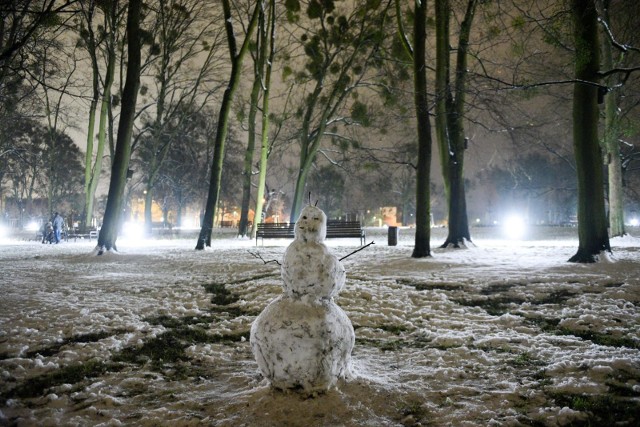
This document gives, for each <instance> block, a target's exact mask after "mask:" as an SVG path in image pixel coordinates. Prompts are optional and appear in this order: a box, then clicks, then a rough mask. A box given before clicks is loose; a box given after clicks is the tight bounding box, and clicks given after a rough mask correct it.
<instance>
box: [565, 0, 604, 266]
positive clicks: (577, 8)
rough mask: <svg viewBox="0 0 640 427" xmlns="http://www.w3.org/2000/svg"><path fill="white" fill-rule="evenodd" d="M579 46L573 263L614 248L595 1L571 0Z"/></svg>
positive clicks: (577, 57)
mask: <svg viewBox="0 0 640 427" xmlns="http://www.w3.org/2000/svg"><path fill="white" fill-rule="evenodd" d="M571 5H572V11H573V15H574V39H575V49H576V53H575V55H576V59H575V77H576V80H577V81H579V82H577V83H575V84H574V88H573V146H574V151H575V157H576V169H577V175H578V237H579V246H578V252H577V253H576V254H575V255H574V256H573V257H571V258H570V259H569V261H570V262H581V263H588V262H595V261H596V257H597V256H598V254H600V253H601V252H603V251H611V247H610V245H609V236H608V234H607V217H606V212H605V203H604V179H603V171H602V169H603V165H602V153H601V150H600V144H599V141H598V119H599V110H598V88H597V87H596V86H595V85H594V84H589V83H581V82H591V83H597V82H598V70H599V66H600V58H599V49H600V46H599V44H598V26H597V25H598V14H597V12H596V7H595V2H594V1H593V0H572V3H571Z"/></svg>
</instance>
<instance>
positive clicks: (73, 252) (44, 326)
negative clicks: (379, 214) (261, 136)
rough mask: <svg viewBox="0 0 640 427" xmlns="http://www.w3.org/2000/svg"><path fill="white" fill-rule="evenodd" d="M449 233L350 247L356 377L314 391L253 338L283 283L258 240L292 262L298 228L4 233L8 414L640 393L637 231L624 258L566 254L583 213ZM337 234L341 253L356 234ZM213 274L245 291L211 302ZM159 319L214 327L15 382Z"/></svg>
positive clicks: (538, 412)
mask: <svg viewBox="0 0 640 427" xmlns="http://www.w3.org/2000/svg"><path fill="white" fill-rule="evenodd" d="M445 232H446V230H440V229H434V230H433V237H432V246H433V247H434V248H435V249H433V257H431V258H425V259H412V258H411V251H412V248H413V230H410V229H406V228H401V229H400V230H399V238H398V245H397V246H386V244H383V243H382V242H385V243H386V233H387V230H385V229H383V228H380V229H367V236H368V240H369V239H373V240H375V241H376V242H377V244H375V245H372V246H370V247H368V248H367V249H366V250H364V251H362V252H359V253H357V254H355V255H353V256H351V257H349V258H347V259H345V260H344V261H343V262H342V264H343V265H344V268H345V271H346V279H345V284H344V288H343V290H342V291H341V292H340V294H339V295H336V296H335V302H336V303H337V304H338V305H339V306H340V307H342V309H343V310H344V312H345V313H346V315H347V316H348V317H349V318H350V319H351V322H352V323H353V325H354V329H355V336H356V341H355V346H354V348H353V353H352V378H351V379H348V380H340V381H338V383H337V387H336V388H335V389H331V390H329V391H327V392H326V393H323V394H320V395H318V396H317V397H314V398H307V397H304V396H301V395H300V394H298V393H296V392H279V391H275V390H272V389H271V388H270V387H269V385H268V383H267V381H265V379H264V378H263V377H262V375H261V374H260V372H259V369H258V365H257V363H256V362H255V360H254V358H253V354H252V352H251V346H250V343H249V341H248V340H246V336H247V335H248V332H249V329H250V327H251V325H252V323H253V322H254V320H255V319H256V317H257V315H258V314H259V313H260V312H261V311H262V310H264V308H265V307H266V306H267V305H268V304H269V302H271V301H273V300H274V299H276V298H278V297H279V296H280V295H282V286H281V285H282V283H281V279H280V270H279V268H278V267H277V266H276V265H274V264H273V263H272V264H267V265H265V264H264V263H263V262H261V261H260V260H256V259H255V258H254V257H252V256H251V255H250V254H249V251H258V252H259V253H260V254H261V256H262V257H263V258H264V259H265V260H271V259H277V260H282V259H283V257H284V253H285V250H286V247H287V245H288V244H289V243H291V242H290V241H287V240H284V239H283V240H277V241H269V240H266V241H265V242H264V245H261V244H260V243H259V245H258V247H257V248H256V246H255V242H254V241H253V240H250V239H238V238H237V237H236V236H235V232H234V234H233V235H232V234H229V235H228V236H226V237H224V236H223V237H219V238H216V239H214V240H213V241H212V245H213V246H212V247H211V248H208V249H207V250H204V251H195V250H194V249H193V248H194V247H195V239H174V240H145V241H140V242H138V243H137V244H136V245H133V244H132V243H128V242H124V241H123V242H120V241H119V244H118V247H119V249H120V252H117V253H113V252H110V253H106V254H104V255H102V256H95V255H94V254H93V252H92V251H93V250H94V246H93V244H92V243H91V242H88V241H78V242H65V243H62V244H60V245H42V244H41V243H40V242H33V241H31V242H28V241H21V242H20V241H6V240H5V241H3V242H1V243H0V292H1V293H2V299H1V300H0V355H1V356H2V357H0V376H1V378H2V381H1V382H0V424H9V425H12V424H16V425H100V424H102V425H130V424H136V425H149V426H151V425H220V426H235V425H247V426H253V425H261V426H278V425H292V426H326V425H360V426H380V425H385V426H387V425H388V426H395V425H403V424H404V425H411V424H413V425H418V424H423V425H425V424H434V425H470V426H485V425H521V424H534V423H540V424H543V425H550V426H552V425H572V424H576V423H578V424H579V423H588V422H591V421H593V419H592V418H590V417H592V415H591V414H589V413H588V412H585V411H581V410H579V409H578V408H571V407H569V406H567V404H566V403H563V402H558V401H557V400H556V397H555V396H557V394H558V393H559V394H564V395H567V396H572V395H595V396H603V395H607V394H611V393H615V390H616V388H617V389H619V390H622V392H624V393H627V394H628V396H630V399H636V400H637V398H638V397H639V396H640V349H639V347H640V346H639V343H640V277H639V275H638V271H640V239H638V238H635V237H632V236H624V237H621V238H614V239H611V245H612V248H613V257H614V258H615V260H614V262H600V263H596V264H590V265H580V264H573V263H568V262H567V260H568V259H569V258H570V257H571V256H572V255H573V254H574V253H575V251H576V249H577V236H576V230H575V229H573V228H567V229H564V228H554V229H543V228H535V229H531V230H529V233H528V234H527V235H526V237H525V238H524V239H523V240H521V241H504V240H501V239H499V238H498V237H496V236H495V233H496V232H499V231H498V230H492V229H490V228H487V229H472V237H473V244H469V245H468V247H467V249H460V250H457V249H456V250H454V249H439V248H437V246H438V245H439V244H440V243H441V242H443V241H444V238H445V237H446V235H445ZM326 244H327V246H328V247H329V248H330V250H331V252H332V253H335V254H336V256H337V257H338V258H340V257H342V256H344V255H347V254H349V253H351V252H352V251H353V250H354V249H355V248H356V247H357V245H358V244H359V241H358V239H353V240H351V239H334V240H328V241H326ZM211 284H223V285H224V287H225V289H226V290H227V291H229V292H231V293H232V294H233V295H235V296H237V301H235V302H232V303H231V304H230V305H229V306H224V305H217V304H216V303H214V302H212V294H211V293H210V292H208V291H207V289H206V288H205V285H211ZM159 318H166V319H172V320H174V321H176V322H182V325H183V326H184V328H185V329H184V330H182V329H180V331H183V332H185V331H188V330H190V328H195V327H196V326H194V325H193V324H192V323H197V322H201V323H199V324H198V326H197V327H198V328H203V327H205V328H206V334H207V336H208V337H210V338H211V339H210V340H208V341H207V342H192V343H188V344H186V345H185V350H184V360H181V361H178V362H167V361H158V360H153V359H152V357H148V359H146V360H142V361H140V362H139V363H131V362H126V363H121V365H119V368H118V369H107V371H106V372H104V373H99V374H96V375H95V376H89V377H87V378H86V379H84V380H81V381H75V380H74V381H62V382H60V384H56V385H54V386H53V387H50V388H47V389H46V390H42V392H41V394H40V395H36V396H33V397H26V398H22V397H18V396H15V395H12V394H11V391H12V390H13V389H14V388H15V387H17V386H19V385H21V384H24V383H25V382H26V381H27V380H28V379H30V378H37V377H38V376H40V375H44V374H48V373H56V372H61V371H62V370H63V369H66V368H68V367H73V366H75V365H78V364H87V363H88V362H89V361H91V362H92V363H93V362H96V363H105V364H110V363H112V362H113V361H114V360H115V359H114V358H115V357H116V356H117V355H119V354H122V352H123V350H125V349H135V348H140V347H141V346H142V345H144V344H148V343H150V342H152V341H153V340H158V339H160V338H162V337H163V336H165V335H163V334H167V333H169V332H172V331H173V332H174V333H177V332H178V329H176V327H175V326H172V325H171V323H170V322H167V323H162V322H159V321H157V320H154V319H159ZM190 322H191V323H190ZM203 325H205V326H203ZM97 332H103V333H104V336H98V337H95V338H92V334H95V333H97ZM215 337H217V338H221V337H237V338H233V339H232V340H231V339H227V340H226V341H225V340H222V341H220V342H218V340H217V339H214V338H215ZM83 340H84V341H83ZM634 343H635V344H634ZM38 353H40V354H39V355H38ZM614 384H615V386H616V387H615V388H614V387H612V385H614ZM633 421H635V423H638V418H637V417H636V418H635V419H634V420H633Z"/></svg>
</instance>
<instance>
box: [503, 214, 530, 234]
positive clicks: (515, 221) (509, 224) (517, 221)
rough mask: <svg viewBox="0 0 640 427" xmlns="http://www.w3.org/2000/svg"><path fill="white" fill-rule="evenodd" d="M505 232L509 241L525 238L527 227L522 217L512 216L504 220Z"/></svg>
mask: <svg viewBox="0 0 640 427" xmlns="http://www.w3.org/2000/svg"><path fill="white" fill-rule="evenodd" d="M503 230H504V233H505V235H506V236H507V237H508V238H509V239H521V238H522V236H524V233H525V230H526V225H525V222H524V220H523V219H522V218H521V217H519V216H517V215H511V216H509V217H507V218H506V219H505V220H504V225H503Z"/></svg>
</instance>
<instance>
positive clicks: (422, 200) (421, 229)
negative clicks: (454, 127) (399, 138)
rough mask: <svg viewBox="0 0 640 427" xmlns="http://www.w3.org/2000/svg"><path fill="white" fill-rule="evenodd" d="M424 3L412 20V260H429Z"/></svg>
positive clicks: (429, 219) (428, 147)
mask: <svg viewBox="0 0 640 427" xmlns="http://www.w3.org/2000/svg"><path fill="white" fill-rule="evenodd" d="M426 21H427V2H426V1H422V2H416V6H415V18H414V31H413V34H414V51H413V72H414V86H415V95H414V102H415V107H416V118H417V121H418V168H417V173H416V235H415V246H414V248H413V253H412V254H411V256H412V257H413V258H423V257H428V256H431V247H430V239H431V201H430V188H429V186H430V178H431V177H430V175H431V123H430V122H429V103H428V100H427V64H426V53H425V50H426V39H427V29H426Z"/></svg>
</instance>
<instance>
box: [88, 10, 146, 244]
mask: <svg viewBox="0 0 640 427" xmlns="http://www.w3.org/2000/svg"><path fill="white" fill-rule="evenodd" d="M141 9H142V0H131V1H130V2H129V9H128V16H127V40H128V43H127V53H128V55H127V78H126V82H125V86H124V91H123V93H122V111H121V113H120V124H119V126H118V139H117V142H116V150H115V156H114V158H113V165H112V168H111V182H110V185H109V196H108V198H107V206H106V208H105V213H104V222H103V224H102V228H101V230H100V235H99V236H98V245H97V249H98V251H97V253H98V255H102V254H103V253H104V252H105V251H110V250H117V247H116V239H117V238H118V227H119V224H120V217H121V214H122V206H123V198H124V189H125V185H126V182H127V171H128V170H129V159H130V157H131V134H132V130H133V120H134V117H135V111H136V100H137V98H138V89H139V87H140V66H141V58H140V56H141V54H140V51H141V45H142V40H141V29H140V15H141V13H140V11H141Z"/></svg>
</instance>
